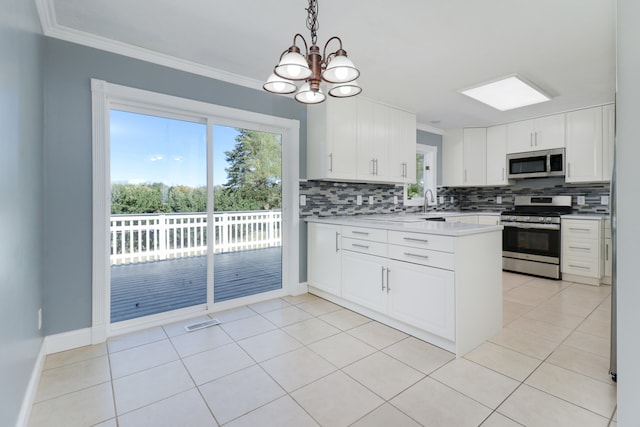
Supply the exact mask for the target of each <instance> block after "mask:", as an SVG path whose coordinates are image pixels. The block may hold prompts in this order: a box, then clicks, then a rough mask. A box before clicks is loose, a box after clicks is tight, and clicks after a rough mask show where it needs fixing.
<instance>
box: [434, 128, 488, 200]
mask: <svg viewBox="0 0 640 427" xmlns="http://www.w3.org/2000/svg"><path fill="white" fill-rule="evenodd" d="M486 150H487V130H486V129H485V128H466V129H451V130H448V131H447V132H445V134H444V135H443V137H442V163H443V170H442V180H443V184H444V185H445V186H448V187H461V186H470V187H473V186H479V185H486V168H487V164H486V161H487V160H486V152H487V151H486Z"/></svg>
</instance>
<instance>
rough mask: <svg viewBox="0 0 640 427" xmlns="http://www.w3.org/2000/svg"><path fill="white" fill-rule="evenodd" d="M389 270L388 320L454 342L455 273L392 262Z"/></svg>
mask: <svg viewBox="0 0 640 427" xmlns="http://www.w3.org/2000/svg"><path fill="white" fill-rule="evenodd" d="M389 270H390V271H389V282H388V283H387V290H388V302H387V310H388V314H389V316H391V317H393V318H395V319H398V320H400V321H402V322H405V323H407V324H410V325H413V326H415V327H418V328H421V329H424V330H426V331H429V332H431V333H433V334H436V335H439V336H441V337H444V338H446V339H449V340H454V339H455V305H454V294H455V289H454V274H453V272H452V271H448V270H441V269H438V268H432V267H425V266H421V265H415V264H410V263H407V262H399V261H391V262H390V264H389Z"/></svg>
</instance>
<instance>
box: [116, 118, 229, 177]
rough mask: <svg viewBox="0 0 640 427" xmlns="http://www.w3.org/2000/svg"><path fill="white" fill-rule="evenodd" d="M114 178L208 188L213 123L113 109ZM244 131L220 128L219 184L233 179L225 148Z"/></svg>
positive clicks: (217, 150) (216, 141)
mask: <svg viewBox="0 0 640 427" xmlns="http://www.w3.org/2000/svg"><path fill="white" fill-rule="evenodd" d="M110 133H111V140H110V145H111V182H118V183H131V184H138V183H154V182H162V183H164V184H167V185H169V186H173V185H187V186H189V187H199V186H204V185H206V183H207V169H206V168H207V158H206V153H207V142H206V141H207V127H206V125H204V124H201V123H192V122H186V121H182V120H174V119H167V118H164V117H155V116H148V115H143V114H137V113H130V112H125V111H117V110H111V111H110ZM237 135H238V132H237V131H236V130H235V128H230V127H227V126H218V125H215V126H214V130H213V144H214V153H213V154H214V157H213V158H214V185H222V184H224V183H226V182H227V174H226V172H225V168H226V167H227V162H226V160H225V155H224V152H225V151H230V150H232V149H233V147H234V145H235V143H236V141H235V137H236V136H237Z"/></svg>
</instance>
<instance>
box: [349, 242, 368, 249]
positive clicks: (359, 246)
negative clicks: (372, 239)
mask: <svg viewBox="0 0 640 427" xmlns="http://www.w3.org/2000/svg"><path fill="white" fill-rule="evenodd" d="M351 246H353V247H354V248H362V249H369V246H367V245H359V244H357V243H352V244H351Z"/></svg>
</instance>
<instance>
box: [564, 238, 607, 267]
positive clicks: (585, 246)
mask: <svg viewBox="0 0 640 427" xmlns="http://www.w3.org/2000/svg"><path fill="white" fill-rule="evenodd" d="M598 243H599V242H598V240H597V239H596V240H593V239H575V238H571V237H569V238H567V239H564V241H563V242H562V250H563V255H564V256H567V257H572V258H580V259H584V260H594V261H596V262H597V260H598V258H599V257H600V245H599V244H598Z"/></svg>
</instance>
